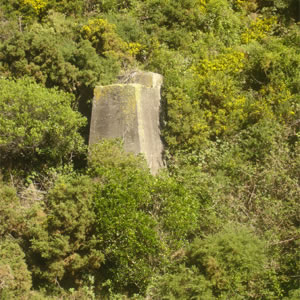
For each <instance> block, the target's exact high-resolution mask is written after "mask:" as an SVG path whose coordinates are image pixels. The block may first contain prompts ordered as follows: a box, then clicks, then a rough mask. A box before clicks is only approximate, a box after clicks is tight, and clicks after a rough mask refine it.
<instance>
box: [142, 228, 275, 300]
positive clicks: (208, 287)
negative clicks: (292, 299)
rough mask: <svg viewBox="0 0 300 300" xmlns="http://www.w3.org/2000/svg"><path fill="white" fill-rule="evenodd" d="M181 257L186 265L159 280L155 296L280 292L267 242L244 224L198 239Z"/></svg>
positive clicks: (248, 296) (240, 296)
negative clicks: (270, 263)
mask: <svg viewBox="0 0 300 300" xmlns="http://www.w3.org/2000/svg"><path fill="white" fill-rule="evenodd" d="M184 257H185V258H184ZM180 260H184V262H185V264H182V265H180V266H179V267H178V269H176V270H175V272H174V270H173V273H172V271H170V273H167V274H165V275H163V276H161V277H157V278H156V279H155V281H154V282H153V285H152V286H151V287H150V289H149V290H148V292H149V295H151V297H152V298H153V299H202V298H203V299H273V297H276V296H278V295H280V290H279V291H277V290H276V284H277V282H276V279H274V278H273V277H272V274H273V270H272V267H271V266H270V265H269V264H268V259H267V255H266V245H265V243H264V242H263V241H261V240H260V239H259V238H258V237H257V236H255V234H253V233H252V232H251V231H250V230H249V229H246V228H245V227H243V226H238V225H236V224H235V225H229V226H225V228H224V229H223V230H221V231H220V232H219V233H216V234H213V235H209V236H207V237H206V238H205V239H203V240H200V239H196V240H195V241H194V242H193V243H191V245H190V247H189V248H188V249H187V251H186V252H185V254H184V256H183V257H181V258H180ZM274 280H275V281H274ZM273 281H274V282H273ZM278 292H279V294H277V293H278Z"/></svg>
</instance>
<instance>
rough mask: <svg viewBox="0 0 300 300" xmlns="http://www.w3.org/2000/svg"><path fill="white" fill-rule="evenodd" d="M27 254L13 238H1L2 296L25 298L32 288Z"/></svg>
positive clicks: (4, 298)
mask: <svg viewBox="0 0 300 300" xmlns="http://www.w3.org/2000/svg"><path fill="white" fill-rule="evenodd" d="M24 257H25V254H24V252H23V251H22V249H21V248H20V246H19V245H18V243H17V242H16V241H15V240H14V239H13V238H9V237H8V238H6V239H3V238H1V239H0V258H1V259H0V297H1V299H3V300H8V299H21V298H22V297H24V298H23V299H25V297H26V294H28V292H29V290H30V288H31V276H30V272H29V271H28V268H27V264H26V262H25V259H24Z"/></svg>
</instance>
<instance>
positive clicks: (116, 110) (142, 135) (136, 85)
mask: <svg viewBox="0 0 300 300" xmlns="http://www.w3.org/2000/svg"><path fill="white" fill-rule="evenodd" d="M162 80H163V78H162V76H161V75H160V74H156V73H151V72H134V73H132V74H131V75H130V76H127V78H126V80H125V82H127V83H123V84H113V85H108V86H97V87H96V88H95V90H94V99H93V108H92V118H91V128H90V137H89V144H90V145H91V144H94V143H97V142H98V141H99V140H101V139H103V138H122V139H123V141H124V147H125V150H126V151H131V152H133V153H136V154H138V153H143V154H144V155H145V158H146V160H147V163H148V166H149V168H150V170H151V172H152V173H153V174H155V173H157V171H158V170H159V169H160V168H161V167H163V160H162V151H163V144H162V141H161V138H160V126H159V125H160V122H159V118H160V99H161V98H160V88H161V85H162Z"/></svg>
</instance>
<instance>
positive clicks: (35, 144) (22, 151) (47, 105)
mask: <svg viewBox="0 0 300 300" xmlns="http://www.w3.org/2000/svg"><path fill="white" fill-rule="evenodd" d="M0 88H1V96H0V124H1V126H0V136H1V137H0V156H1V161H2V167H4V166H7V167H8V168H15V167H22V168H23V169H24V170H26V169H27V170H28V169H31V170H32V169H34V168H36V167H42V166H43V167H49V166H57V165H59V164H61V163H62V162H63V161H69V160H71V159H72V156H74V155H76V153H80V152H82V151H83V150H84V145H83V139H82V137H81V136H80V135H79V133H78V130H79V129H80V128H81V127H82V126H83V125H84V124H85V119H84V118H83V117H82V116H80V115H79V113H78V112H76V111H74V110H72V108H71V105H72V102H73V97H72V95H70V94H66V93H63V92H59V91H57V90H55V89H53V90H50V89H45V88H43V87H41V86H39V85H37V84H36V83H34V82H33V81H32V80H30V79H28V78H25V79H18V80H9V79H0ZM26 163H27V166H26V165H24V164H26Z"/></svg>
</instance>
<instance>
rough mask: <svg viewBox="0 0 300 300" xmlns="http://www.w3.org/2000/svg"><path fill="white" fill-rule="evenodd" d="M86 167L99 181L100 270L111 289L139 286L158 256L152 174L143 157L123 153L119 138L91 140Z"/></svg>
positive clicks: (144, 283) (140, 288)
mask: <svg viewBox="0 0 300 300" xmlns="http://www.w3.org/2000/svg"><path fill="white" fill-rule="evenodd" d="M89 167H90V171H89V172H90V174H92V176H93V177H95V178H96V179H95V180H96V181H97V182H98V183H97V184H96V192H95V194H94V209H95V214H96V223H97V225H96V228H97V237H98V239H99V240H100V241H101V245H102V247H103V252H104V253H105V263H104V265H103V269H102V274H103V275H104V276H105V277H104V278H106V279H109V280H111V284H112V288H113V290H114V291H118V292H124V291H128V292H129V293H130V294H132V293H134V292H143V291H144V290H145V288H146V286H147V284H148V282H149V280H150V278H151V276H152V274H153V270H154V269H155V267H156V266H157V265H158V264H159V256H160V255H159V251H160V241H159V237H158V235H157V231H156V226H157V223H156V221H155V219H154V218H153V217H152V216H151V194H150V192H151V189H150V188H151V180H152V176H151V175H150V172H149V170H148V168H147V166H146V163H145V160H144V159H142V158H141V157H136V156H135V155H134V154H130V153H125V152H124V150H123V149H122V146H121V144H120V143H119V142H118V141H109V140H106V141H102V142H101V143H99V144H96V145H94V146H93V147H92V149H91V153H90V157H89ZM103 275H102V276H103Z"/></svg>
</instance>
